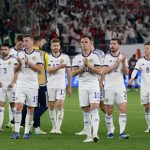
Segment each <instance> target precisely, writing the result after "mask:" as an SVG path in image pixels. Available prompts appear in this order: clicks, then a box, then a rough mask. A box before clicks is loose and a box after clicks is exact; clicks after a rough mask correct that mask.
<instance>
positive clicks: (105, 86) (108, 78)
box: [0, 35, 150, 143]
mask: <svg viewBox="0 0 150 150" xmlns="http://www.w3.org/2000/svg"><path fill="white" fill-rule="evenodd" d="M21 41H22V43H21ZM38 41H40V43H39V44H38ZM60 43H61V42H60V40H59V39H57V38H54V39H52V40H51V53H50V54H47V53H46V52H43V51H42V50H41V45H40V44H42V40H41V39H36V38H33V37H32V36H30V35H25V36H23V37H22V40H19V39H18V41H16V47H17V48H18V50H16V49H17V48H16V49H15V47H14V48H13V49H10V48H9V46H8V45H7V44H3V45H2V46H1V54H2V58H1V59H0V132H3V128H2V126H3V120H4V110H5V104H6V101H7V99H8V101H9V103H10V108H9V109H10V111H9V122H11V123H13V124H14V125H13V131H14V133H13V134H12V135H11V139H19V138H20V128H21V126H24V127H25V130H24V135H23V138H24V139H30V138H31V134H30V131H31V130H32V128H33V127H34V129H35V130H34V133H35V134H47V133H46V132H44V131H42V130H41V129H40V118H41V116H42V114H43V113H44V112H45V111H46V110H47V109H48V111H49V116H50V120H51V123H52V129H51V131H50V133H52V134H62V131H61V125H62V121H63V118H64V100H65V96H66V94H67V95H68V96H71V94H72V85H71V83H72V82H71V80H72V76H79V79H78V82H79V86H78V95H79V105H80V107H81V109H82V112H83V118H84V120H83V123H84V127H83V130H82V131H81V132H78V133H76V134H77V135H86V136H87V137H86V139H84V140H83V142H85V143H87V142H98V140H99V136H98V129H99V123H100V118H99V108H100V109H101V110H102V111H103V112H104V114H105V122H106V127H107V133H106V134H107V138H108V139H111V138H114V135H115V126H114V123H113V106H114V104H116V105H117V109H118V113H119V118H118V120H119V127H120V130H119V133H120V134H119V138H120V139H129V137H130V136H129V135H128V134H127V133H126V132H125V129H126V122H127V115H126V111H127V106H126V105H127V92H126V86H125V84H124V75H128V73H129V69H128V67H129V66H128V60H127V58H126V56H125V55H124V54H122V53H120V52H119V47H120V46H121V41H120V40H119V39H118V38H113V39H111V41H110V52H109V53H108V54H104V53H103V52H102V51H101V50H98V49H96V48H95V47H94V41H93V39H92V38H91V37H89V36H83V37H82V38H81V40H80V44H81V49H82V53H81V54H78V55H76V56H75V57H74V58H73V60H72V63H71V61H70V58H69V56H68V55H66V54H63V53H62V52H61V46H60ZM17 44H18V45H17ZM138 71H141V89H140V94H141V104H142V105H143V106H144V110H145V119H146V123H147V130H146V132H150V80H149V77H150V42H148V43H145V45H144V57H142V58H140V59H139V60H138V61H137V63H136V66H135V68H134V70H133V72H132V75H131V79H130V80H129V84H130V85H131V83H132V82H133V80H134V78H135V77H136V74H137V73H138ZM66 74H67V82H68V86H67V87H66ZM116 81H117V82H116ZM24 111H26V113H25V114H24V113H23V112H24ZM81 123H82V122H81Z"/></svg>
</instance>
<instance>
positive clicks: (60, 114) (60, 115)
mask: <svg viewBox="0 0 150 150" xmlns="http://www.w3.org/2000/svg"><path fill="white" fill-rule="evenodd" d="M63 118H64V109H63V108H62V109H61V110H58V112H57V119H56V130H60V127H61V124H62V120H63Z"/></svg>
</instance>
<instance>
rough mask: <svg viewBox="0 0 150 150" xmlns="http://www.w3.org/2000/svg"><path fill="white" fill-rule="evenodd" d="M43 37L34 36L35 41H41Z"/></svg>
mask: <svg viewBox="0 0 150 150" xmlns="http://www.w3.org/2000/svg"><path fill="white" fill-rule="evenodd" d="M41 39H42V38H41V37H40V36H34V42H38V41H41Z"/></svg>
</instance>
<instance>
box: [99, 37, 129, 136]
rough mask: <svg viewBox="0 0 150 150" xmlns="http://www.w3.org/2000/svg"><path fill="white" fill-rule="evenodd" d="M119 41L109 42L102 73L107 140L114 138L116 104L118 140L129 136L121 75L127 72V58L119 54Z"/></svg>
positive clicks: (124, 91) (125, 100)
mask: <svg viewBox="0 0 150 150" xmlns="http://www.w3.org/2000/svg"><path fill="white" fill-rule="evenodd" d="M120 46H121V41H120V39H118V38H113V39H111V41H110V53H108V54H107V55H106V56H105V60H104V66H103V69H102V72H103V73H104V74H105V82H104V90H105V100H104V104H105V108H106V109H105V110H106V115H105V120H106V126H107V129H108V133H107V138H113V137H114V130H115V127H114V124H113V116H112V112H113V105H114V103H116V104H117V109H118V112H119V125H120V136H119V137H120V139H128V138H129V135H127V134H126V133H125V127H126V120H127V117H126V104H127V94H126V87H125V84H124V78H123V75H127V74H128V72H129V69H128V61H127V58H126V57H125V56H124V55H123V54H121V53H120V52H119V47H120Z"/></svg>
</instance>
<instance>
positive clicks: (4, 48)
mask: <svg viewBox="0 0 150 150" xmlns="http://www.w3.org/2000/svg"><path fill="white" fill-rule="evenodd" d="M9 52H10V49H9V47H7V46H2V47H1V54H2V56H3V57H6V56H7V55H8V54H9Z"/></svg>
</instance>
